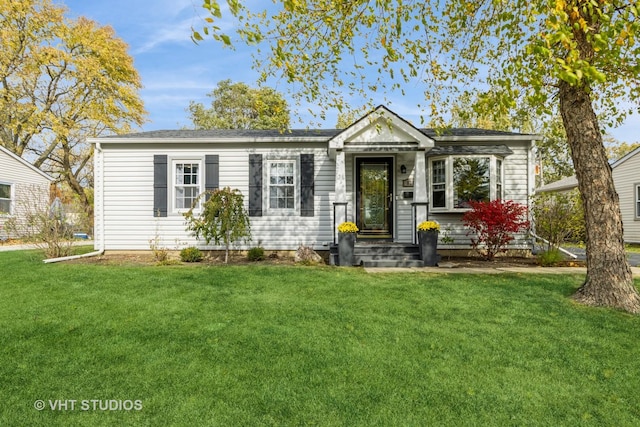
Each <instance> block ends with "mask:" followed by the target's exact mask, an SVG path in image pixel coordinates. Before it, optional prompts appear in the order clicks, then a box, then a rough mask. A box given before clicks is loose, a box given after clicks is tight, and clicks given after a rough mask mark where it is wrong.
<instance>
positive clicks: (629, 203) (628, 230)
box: [612, 153, 640, 243]
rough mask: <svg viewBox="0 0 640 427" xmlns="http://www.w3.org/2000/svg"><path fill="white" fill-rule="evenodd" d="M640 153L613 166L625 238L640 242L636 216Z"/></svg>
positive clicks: (639, 227)
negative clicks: (636, 189) (636, 188)
mask: <svg viewBox="0 0 640 427" xmlns="http://www.w3.org/2000/svg"><path fill="white" fill-rule="evenodd" d="M638 170H640V153H636V154H635V155H633V156H631V157H629V158H628V159H627V160H626V161H624V162H622V163H620V164H619V165H617V166H616V167H614V168H613V171H612V172H613V181H614V183H615V187H616V191H617V193H618V197H619V199H620V212H621V214H622V223H623V224H624V240H625V242H627V243H640V219H639V218H637V217H636V195H635V187H636V185H638V184H640V174H638Z"/></svg>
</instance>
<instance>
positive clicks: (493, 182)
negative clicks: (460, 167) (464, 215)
mask: <svg viewBox="0 0 640 427" xmlns="http://www.w3.org/2000/svg"><path fill="white" fill-rule="evenodd" d="M457 158H465V159H469V158H488V159H489V200H496V199H497V198H500V199H502V198H504V192H505V180H504V165H505V159H504V158H503V157H502V156H497V155H495V154H468V155H462V154H450V155H447V156H437V157H430V158H429V162H428V165H429V166H428V174H427V177H428V180H429V185H428V191H429V201H431V200H432V198H433V162H434V161H439V160H444V161H445V182H446V185H445V206H444V207H435V206H433V205H430V206H429V209H430V210H431V211H432V212H435V213H438V212H441V213H442V212H445V213H446V212H467V211H469V210H470V209H469V208H456V207H454V200H453V194H454V181H453V161H454V159H457ZM498 160H500V161H502V169H501V171H500V174H501V175H500V176H501V178H502V194H501V195H498V194H497V179H496V177H497V173H498V170H497V161H498Z"/></svg>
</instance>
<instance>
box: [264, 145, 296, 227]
mask: <svg viewBox="0 0 640 427" xmlns="http://www.w3.org/2000/svg"><path fill="white" fill-rule="evenodd" d="M273 163H293V187H294V189H293V192H294V199H293V209H289V208H280V209H278V208H272V207H271V205H270V200H269V198H270V197H269V196H270V194H271V179H270V175H269V173H270V171H271V164H273ZM262 169H263V173H262V182H263V189H262V190H263V191H262V208H263V211H264V212H266V214H267V215H268V216H297V215H299V214H300V164H299V156H282V157H269V158H266V159H265V160H264V167H263V168H262Z"/></svg>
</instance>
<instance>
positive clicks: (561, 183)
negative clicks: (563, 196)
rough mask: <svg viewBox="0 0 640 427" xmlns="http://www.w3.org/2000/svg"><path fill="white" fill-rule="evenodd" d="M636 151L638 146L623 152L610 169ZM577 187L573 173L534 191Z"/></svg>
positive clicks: (637, 151) (564, 189)
mask: <svg viewBox="0 0 640 427" xmlns="http://www.w3.org/2000/svg"><path fill="white" fill-rule="evenodd" d="M638 153H640V147H638V148H636V149H635V150H633V151H630V152H629V153H627V154H625V155H624V156H622V157H621V158H619V159H618V160H616V161H615V162H613V163H612V164H611V169H615V168H616V167H618V166H620V165H621V164H623V163H624V162H626V161H627V160H629V159H631V158H632V157H634V156H635V155H637V154H638ZM577 187H578V179H577V178H576V177H575V175H573V176H570V177H568V178H562V179H561V180H558V181H555V182H552V183H549V184H547V185H543V186H542V187H540V188H537V189H536V192H537V193H545V192H552V191H568V190H572V189H574V188H577Z"/></svg>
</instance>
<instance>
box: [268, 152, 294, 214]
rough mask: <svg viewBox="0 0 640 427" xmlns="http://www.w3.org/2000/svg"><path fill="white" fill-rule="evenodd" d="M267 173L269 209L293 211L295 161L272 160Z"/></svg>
mask: <svg viewBox="0 0 640 427" xmlns="http://www.w3.org/2000/svg"><path fill="white" fill-rule="evenodd" d="M267 171H268V172H267V173H268V174H269V176H268V181H267V182H268V185H269V191H268V194H269V202H268V203H269V210H271V211H281V212H286V211H295V209H296V179H295V177H296V162H295V161H294V160H272V161H270V162H269V165H268V169H267Z"/></svg>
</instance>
